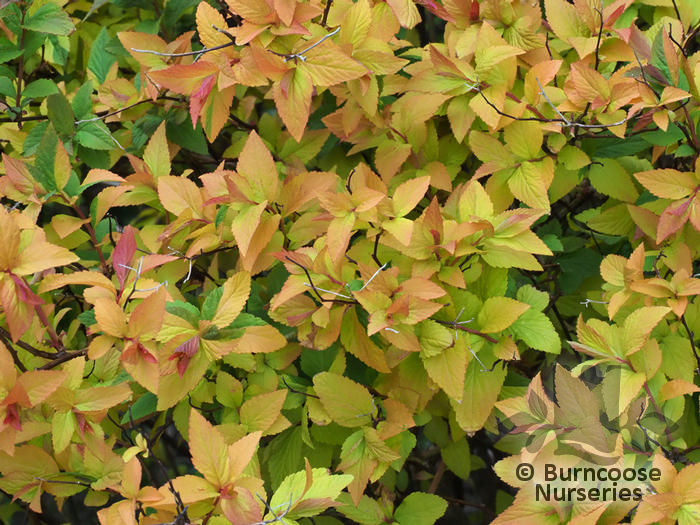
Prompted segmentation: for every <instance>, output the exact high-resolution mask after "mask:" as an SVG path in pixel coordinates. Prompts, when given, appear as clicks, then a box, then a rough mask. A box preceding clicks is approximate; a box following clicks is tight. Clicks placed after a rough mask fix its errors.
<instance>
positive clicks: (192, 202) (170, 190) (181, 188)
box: [158, 167, 204, 218]
mask: <svg viewBox="0 0 700 525" xmlns="http://www.w3.org/2000/svg"><path fill="white" fill-rule="evenodd" d="M168 171H169V167H168ZM158 198H159V199H160V202H161V203H162V204H163V207H164V208H165V209H166V210H168V211H169V212H170V213H173V214H174V215H176V216H179V215H181V214H182V213H183V212H184V211H185V210H190V211H191V212H192V215H193V216H194V217H197V218H200V217H202V210H203V208H204V201H203V199H202V195H201V193H200V190H199V188H198V187H197V185H196V184H195V183H194V182H192V181H191V180H190V179H188V178H185V177H174V176H172V175H161V176H159V177H158Z"/></svg>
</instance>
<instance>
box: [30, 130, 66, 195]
mask: <svg viewBox="0 0 700 525" xmlns="http://www.w3.org/2000/svg"><path fill="white" fill-rule="evenodd" d="M58 144H59V140H58V136H57V135H56V132H55V131H54V129H53V128H52V127H51V126H49V127H48V128H47V129H46V132H45V133H44V136H43V137H42V138H41V142H40V143H39V148H38V149H37V152H36V161H35V163H34V166H30V167H29V171H30V172H31V173H32V175H33V176H34V178H35V179H36V181H37V182H38V183H39V184H41V186H42V187H43V188H44V189H45V190H46V191H47V192H52V191H56V190H57V189H58V187H57V185H56V167H57V165H56V161H57V155H56V151H57V150H58ZM68 169H69V170H70V165H69V166H68ZM68 175H70V171H69V173H68ZM66 180H67V177H66Z"/></svg>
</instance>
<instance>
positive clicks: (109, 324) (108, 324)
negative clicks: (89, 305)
mask: <svg viewBox="0 0 700 525" xmlns="http://www.w3.org/2000/svg"><path fill="white" fill-rule="evenodd" d="M95 320H96V321H97V326H99V328H100V330H102V331H103V332H104V333H105V334H107V335H111V336H112V337H116V338H122V337H125V336H126V334H127V329H126V315H125V314H124V311H123V310H122V309H121V308H120V307H119V305H118V304H117V303H115V302H114V300H113V299H110V298H108V297H100V298H98V299H97V301H95Z"/></svg>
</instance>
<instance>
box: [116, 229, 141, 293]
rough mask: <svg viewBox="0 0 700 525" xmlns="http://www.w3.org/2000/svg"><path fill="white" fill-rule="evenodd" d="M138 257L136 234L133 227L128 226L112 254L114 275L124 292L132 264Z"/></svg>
mask: <svg viewBox="0 0 700 525" xmlns="http://www.w3.org/2000/svg"><path fill="white" fill-rule="evenodd" d="M134 255H136V233H135V230H134V228H133V226H127V227H126V228H124V231H123V232H122V234H121V237H119V240H118V241H117V245H116V246H115V247H114V251H113V252H112V266H113V267H114V273H116V274H117V279H118V280H119V289H120V290H123V289H124V285H125V284H126V277H127V275H128V274H129V272H130V271H132V270H131V269H130V268H132V266H131V262H132V261H133V260H134Z"/></svg>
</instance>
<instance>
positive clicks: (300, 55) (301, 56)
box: [268, 27, 340, 62]
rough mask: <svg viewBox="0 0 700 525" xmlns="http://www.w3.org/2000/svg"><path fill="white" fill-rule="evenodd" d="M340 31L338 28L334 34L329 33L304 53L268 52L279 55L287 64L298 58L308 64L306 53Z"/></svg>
mask: <svg viewBox="0 0 700 525" xmlns="http://www.w3.org/2000/svg"><path fill="white" fill-rule="evenodd" d="M338 31H340V27H338V28H337V29H336V30H335V31H333V32H332V33H328V34H327V35H325V36H324V37H323V38H321V39H320V40H319V41H318V42H316V43H315V44H311V45H310V46H309V47H307V48H306V49H304V50H302V51H299V52H298V53H291V54H285V53H278V52H277V51H273V50H272V49H268V51H269V52H270V53H272V54H273V55H277V56H278V57H282V58H284V61H285V62H289V61H290V60H296V59H297V58H298V59H299V60H301V61H302V62H306V57H305V56H304V53H306V52H307V51H311V50H312V49H313V48H315V47H316V46H317V45H319V44H320V43H321V42H323V41H324V40H326V39H327V38H330V37H332V36H333V35H335V34H336V33H337V32H338Z"/></svg>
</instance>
